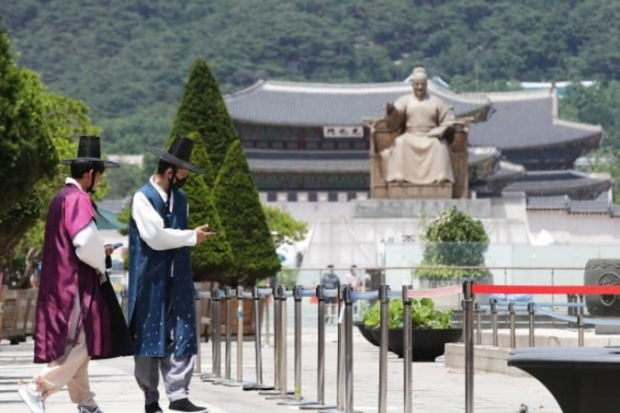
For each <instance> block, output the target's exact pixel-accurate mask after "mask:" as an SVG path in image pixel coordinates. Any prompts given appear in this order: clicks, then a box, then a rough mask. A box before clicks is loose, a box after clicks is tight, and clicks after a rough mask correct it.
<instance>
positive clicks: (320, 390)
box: [299, 285, 336, 410]
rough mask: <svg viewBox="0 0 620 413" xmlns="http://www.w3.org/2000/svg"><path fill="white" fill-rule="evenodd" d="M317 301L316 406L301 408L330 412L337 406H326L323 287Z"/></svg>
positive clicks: (318, 288)
mask: <svg viewBox="0 0 620 413" xmlns="http://www.w3.org/2000/svg"><path fill="white" fill-rule="evenodd" d="M316 299H317V313H318V317H317V329H318V339H317V353H318V357H317V376H316V377H317V383H316V400H317V402H316V404H309V405H306V406H300V407H299V408H300V409H301V410H323V409H324V410H329V409H335V408H336V406H333V405H326V404H325V290H324V288H323V286H322V285H319V286H317V287H316Z"/></svg>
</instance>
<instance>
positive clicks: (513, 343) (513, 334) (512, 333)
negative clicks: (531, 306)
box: [508, 302, 517, 348]
mask: <svg viewBox="0 0 620 413" xmlns="http://www.w3.org/2000/svg"><path fill="white" fill-rule="evenodd" d="M508 314H509V317H510V348H516V347H517V337H516V331H515V328H516V326H515V303H512V302H510V303H508Z"/></svg>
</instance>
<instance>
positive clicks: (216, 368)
mask: <svg viewBox="0 0 620 413" xmlns="http://www.w3.org/2000/svg"><path fill="white" fill-rule="evenodd" d="M220 298H221V292H220V290H214V291H212V292H211V345H212V351H211V363H212V368H211V372H212V373H211V374H203V375H202V376H200V379H201V380H202V381H207V382H212V383H215V382H220V381H222V374H221V357H222V356H221V352H222V342H221V335H220Z"/></svg>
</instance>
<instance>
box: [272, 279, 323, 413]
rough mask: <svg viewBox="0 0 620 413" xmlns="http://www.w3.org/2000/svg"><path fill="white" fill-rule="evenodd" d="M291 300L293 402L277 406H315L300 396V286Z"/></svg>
mask: <svg viewBox="0 0 620 413" xmlns="http://www.w3.org/2000/svg"><path fill="white" fill-rule="evenodd" d="M293 299H294V300H295V302H294V305H295V314H294V317H295V327H294V328H295V344H294V345H295V355H294V358H295V360H294V364H295V385H294V387H295V388H294V392H293V396H294V398H293V400H285V401H282V402H279V403H278V404H281V405H287V406H303V405H311V404H316V402H314V401H310V400H304V399H303V397H302V395H301V327H302V325H301V311H302V309H301V299H302V287H301V285H296V286H295V288H294V290H293Z"/></svg>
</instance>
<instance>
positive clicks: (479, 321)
mask: <svg viewBox="0 0 620 413" xmlns="http://www.w3.org/2000/svg"><path fill="white" fill-rule="evenodd" d="M474 311H475V313H476V344H482V311H481V310H480V304H479V303H478V302H476V303H475V304H474Z"/></svg>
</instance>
